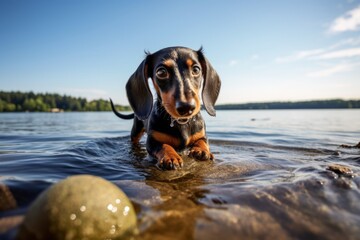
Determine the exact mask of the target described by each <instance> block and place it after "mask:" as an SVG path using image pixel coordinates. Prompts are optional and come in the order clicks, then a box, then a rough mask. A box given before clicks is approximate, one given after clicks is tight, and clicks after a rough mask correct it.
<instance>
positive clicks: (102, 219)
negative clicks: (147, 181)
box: [17, 175, 136, 240]
mask: <svg viewBox="0 0 360 240" xmlns="http://www.w3.org/2000/svg"><path fill="white" fill-rule="evenodd" d="M135 231H136V214H135V211H134V208H133V206H132V204H131V202H130V201H129V199H128V198H127V196H126V195H125V194H124V193H123V192H122V191H121V190H120V189H119V188H118V187H117V186H116V185H114V184H112V183H110V182H108V181H106V180H105V179H102V178H100V177H95V176H90V175H77V176H72V177H69V178H67V179H65V180H63V181H60V182H59V183H57V184H55V185H53V186H51V187H50V188H49V189H48V190H46V191H44V192H43V193H42V194H41V195H40V196H39V197H38V198H37V199H36V200H35V201H34V202H33V204H32V205H31V206H30V207H29V209H28V212H27V214H26V216H25V219H24V222H23V224H22V226H21V227H20V230H19V234H18V236H17V239H35V240H40V239H54V240H57V239H65V240H72V239H74V240H75V239H77V240H78V239H88V240H90V239H127V238H128V237H129V236H131V235H132V234H133V233H134V232H135Z"/></svg>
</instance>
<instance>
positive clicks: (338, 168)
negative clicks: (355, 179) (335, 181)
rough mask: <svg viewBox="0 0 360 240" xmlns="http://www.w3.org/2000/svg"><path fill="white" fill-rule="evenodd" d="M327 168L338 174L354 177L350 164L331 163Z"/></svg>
mask: <svg viewBox="0 0 360 240" xmlns="http://www.w3.org/2000/svg"><path fill="white" fill-rule="evenodd" d="M326 169H327V170H329V171H332V172H334V173H336V174H338V175H343V176H346V177H352V176H353V171H352V170H351V168H349V167H348V166H344V165H341V164H331V165H329V166H328V167H327V168H326Z"/></svg>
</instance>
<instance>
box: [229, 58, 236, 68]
mask: <svg viewBox="0 0 360 240" xmlns="http://www.w3.org/2000/svg"><path fill="white" fill-rule="evenodd" d="M237 64H238V61H237V60H231V61H230V62H229V66H230V67H233V66H235V65H237Z"/></svg>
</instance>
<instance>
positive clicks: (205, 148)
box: [188, 138, 214, 161]
mask: <svg viewBox="0 0 360 240" xmlns="http://www.w3.org/2000/svg"><path fill="white" fill-rule="evenodd" d="M188 155H189V157H192V158H195V159H197V160H201V161H205V160H213V159H214V155H213V154H212V153H211V152H210V148H209V144H208V143H207V141H206V139H205V138H200V139H198V140H197V141H196V142H195V143H193V145H192V146H191V147H190V151H189V154H188Z"/></svg>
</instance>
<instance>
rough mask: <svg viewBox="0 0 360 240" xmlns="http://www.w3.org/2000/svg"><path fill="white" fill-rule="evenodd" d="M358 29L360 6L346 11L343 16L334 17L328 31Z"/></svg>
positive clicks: (359, 25)
mask: <svg viewBox="0 0 360 240" xmlns="http://www.w3.org/2000/svg"><path fill="white" fill-rule="evenodd" d="M359 29H360V6H358V7H356V8H354V9H352V10H350V11H348V12H347V13H345V14H344V15H343V16H340V17H338V18H336V19H335V20H334V21H333V22H332V24H331V26H330V28H329V32H331V33H338V32H346V31H357V30H359Z"/></svg>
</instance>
